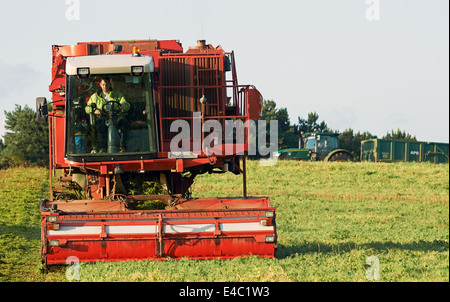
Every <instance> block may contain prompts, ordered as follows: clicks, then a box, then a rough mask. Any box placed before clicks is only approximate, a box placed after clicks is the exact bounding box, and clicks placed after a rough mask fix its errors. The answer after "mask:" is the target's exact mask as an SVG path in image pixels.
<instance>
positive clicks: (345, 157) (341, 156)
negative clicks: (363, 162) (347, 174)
mask: <svg viewBox="0 0 450 302" xmlns="http://www.w3.org/2000/svg"><path fill="white" fill-rule="evenodd" d="M328 161H341V162H344V161H353V157H352V156H351V155H350V154H348V153H345V152H337V153H335V154H333V155H332V156H331V157H330V159H328Z"/></svg>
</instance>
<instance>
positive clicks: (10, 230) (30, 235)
mask: <svg viewBox="0 0 450 302" xmlns="http://www.w3.org/2000/svg"><path fill="white" fill-rule="evenodd" d="M0 235H12V236H15V237H22V238H24V239H25V240H27V241H32V240H40V239H41V229H40V228H39V227H30V226H23V225H0Z"/></svg>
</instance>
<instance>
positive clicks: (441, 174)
mask: <svg viewBox="0 0 450 302" xmlns="http://www.w3.org/2000/svg"><path fill="white" fill-rule="evenodd" d="M48 186H49V181H48V172H47V171H46V170H45V169H42V168H15V169H9V170H0V281H67V278H66V268H65V267H57V268H53V269H51V270H50V271H49V272H48V273H47V274H43V273H42V272H41V271H42V267H41V265H40V259H39V248H40V228H39V225H40V216H39V200H40V199H41V198H47V197H48V194H49V193H48V190H49V188H48ZM193 191H194V197H203V196H239V195H242V177H241V176H235V175H233V174H231V173H227V174H218V175H207V174H206V175H202V176H199V177H197V179H196V183H195V185H194V188H193ZM248 192H249V195H255V196H269V197H270V198H271V201H272V203H273V205H274V206H276V207H277V231H278V246H279V248H278V252H277V258H275V259H260V258H257V257H246V258H238V259H232V260H220V259H216V260H204V261H197V260H196V261H193V260H179V261H175V260H168V261H159V262H152V261H136V262H98V263H93V264H81V266H80V281H174V282H178V281H236V282H237V281H275V282H278V281H294V282H297V281H306V282H308V281H343V282H346V281H356V282H358V281H361V282H369V281H368V279H367V278H366V271H367V269H368V266H366V259H367V258H368V257H369V256H376V257H377V258H378V259H379V263H380V266H379V268H380V271H379V276H380V277H379V281H381V282H385V281H386V282H400V281H402V282H403V281H432V282H434V281H446V282H448V281H449V166H448V165H442V164H441V165H434V164H429V163H390V164H389V163H360V162H358V163H324V162H297V161H283V162H278V163H277V165H275V166H272V167H263V166H260V165H259V162H258V161H249V162H248Z"/></svg>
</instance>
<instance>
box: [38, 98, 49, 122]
mask: <svg viewBox="0 0 450 302" xmlns="http://www.w3.org/2000/svg"><path fill="white" fill-rule="evenodd" d="M47 117H48V108H47V99H46V98H44V97H39V98H36V120H37V122H38V123H40V124H45V123H46V122H47Z"/></svg>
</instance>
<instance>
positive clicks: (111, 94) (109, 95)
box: [85, 78, 130, 117]
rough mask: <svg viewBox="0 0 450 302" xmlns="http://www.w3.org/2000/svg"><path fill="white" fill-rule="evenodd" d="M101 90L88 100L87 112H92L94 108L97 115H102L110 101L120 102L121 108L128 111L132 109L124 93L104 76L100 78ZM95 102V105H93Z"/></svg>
mask: <svg viewBox="0 0 450 302" xmlns="http://www.w3.org/2000/svg"><path fill="white" fill-rule="evenodd" d="M100 88H101V89H102V90H101V91H99V92H97V93H94V94H93V95H91V98H90V99H89V101H88V102H87V106H86V109H85V110H86V113H87V114H90V113H91V112H92V110H94V114H95V115H96V116H97V117H100V116H101V115H102V108H103V105H104V104H106V103H107V102H109V101H116V102H119V103H120V109H121V110H122V111H124V112H127V111H128V110H129V109H130V104H129V103H128V102H127V101H126V100H125V98H124V97H123V94H122V93H120V92H119V91H115V90H114V89H113V88H112V87H111V82H110V81H108V79H107V78H102V79H101V80H100ZM93 104H95V106H93Z"/></svg>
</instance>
